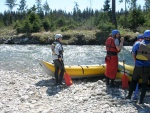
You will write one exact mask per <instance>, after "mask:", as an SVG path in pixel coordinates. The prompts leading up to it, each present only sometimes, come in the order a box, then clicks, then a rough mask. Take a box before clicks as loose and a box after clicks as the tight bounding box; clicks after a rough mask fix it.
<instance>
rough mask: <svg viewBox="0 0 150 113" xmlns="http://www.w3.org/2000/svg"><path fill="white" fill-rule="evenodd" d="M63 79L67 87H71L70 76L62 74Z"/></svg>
mask: <svg viewBox="0 0 150 113" xmlns="http://www.w3.org/2000/svg"><path fill="white" fill-rule="evenodd" d="M64 78H65V82H66V85H67V86H71V85H72V84H73V83H72V79H71V77H70V75H68V74H67V73H65V74H64Z"/></svg>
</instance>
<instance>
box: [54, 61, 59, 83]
mask: <svg viewBox="0 0 150 113" xmlns="http://www.w3.org/2000/svg"><path fill="white" fill-rule="evenodd" d="M54 67H55V73H54V74H55V80H56V85H58V83H59V80H58V71H59V66H58V60H54Z"/></svg>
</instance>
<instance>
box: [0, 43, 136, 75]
mask: <svg viewBox="0 0 150 113" xmlns="http://www.w3.org/2000/svg"><path fill="white" fill-rule="evenodd" d="M131 49H132V46H125V47H124V49H123V50H122V51H121V52H120V53H119V61H122V60H123V54H124V59H125V63H126V64H130V65H134V64H133V59H132V56H131ZM105 55H106V50H105V46H98V45H84V46H75V45H65V46H64V64H65V65H94V64H104V63H105V61H104V59H105ZM51 58H52V55H51V49H50V45H4V44H2V45H0V70H2V71H17V72H20V73H27V74H39V73H40V74H45V72H44V71H43V70H42V69H41V67H40V65H39V60H45V61H48V62H52V59H51Z"/></svg>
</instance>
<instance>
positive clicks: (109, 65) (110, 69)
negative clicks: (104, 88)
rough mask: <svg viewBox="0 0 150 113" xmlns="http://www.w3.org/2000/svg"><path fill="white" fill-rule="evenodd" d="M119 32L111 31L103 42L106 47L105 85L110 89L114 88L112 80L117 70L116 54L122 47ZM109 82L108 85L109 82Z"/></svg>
mask: <svg viewBox="0 0 150 113" xmlns="http://www.w3.org/2000/svg"><path fill="white" fill-rule="evenodd" d="M119 37H120V32H119V30H117V29H116V30H112V33H111V36H110V37H108V39H107V40H106V42H105V45H106V51H107V54H106V57H105V63H106V71H105V76H106V85H110V87H114V80H115V78H116V74H117V70H118V53H119V52H120V51H121V48H122V47H123V42H124V38H123V37H121V38H120V43H119ZM110 80H111V82H110V83H109V81H110Z"/></svg>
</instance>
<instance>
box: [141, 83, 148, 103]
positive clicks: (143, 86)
mask: <svg viewBox="0 0 150 113" xmlns="http://www.w3.org/2000/svg"><path fill="white" fill-rule="evenodd" d="M146 90H147V84H146V83H143V84H142V90H141V95H140V101H139V104H143V100H144V97H145V94H146Z"/></svg>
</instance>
